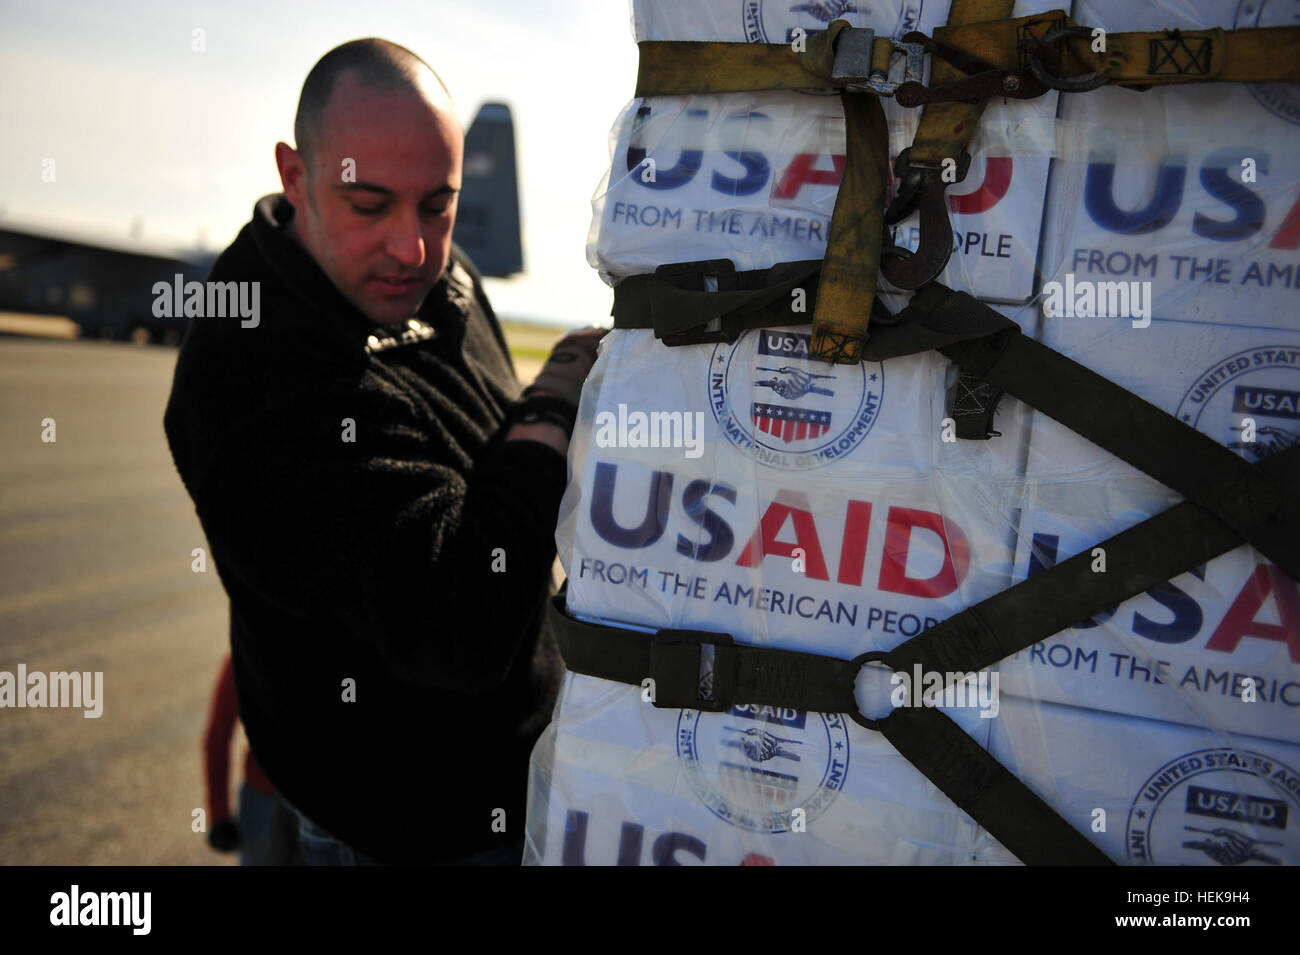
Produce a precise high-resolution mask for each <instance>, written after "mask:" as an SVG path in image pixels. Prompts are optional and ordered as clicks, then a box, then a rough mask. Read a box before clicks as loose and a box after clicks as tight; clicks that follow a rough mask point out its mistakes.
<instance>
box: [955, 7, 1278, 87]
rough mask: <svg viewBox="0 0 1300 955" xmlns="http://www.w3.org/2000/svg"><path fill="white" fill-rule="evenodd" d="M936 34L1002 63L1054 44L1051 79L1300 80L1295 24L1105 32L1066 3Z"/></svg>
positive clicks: (1117, 82)
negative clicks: (1080, 20) (1079, 20)
mask: <svg viewBox="0 0 1300 955" xmlns="http://www.w3.org/2000/svg"><path fill="white" fill-rule="evenodd" d="M1052 21H1054V26H1053V29H1052V30H1051V31H1049V32H1048V33H1047V34H1046V35H1044V36H1043V37H1042V38H1041V39H1040V40H1039V41H1038V42H1037V43H1034V42H1032V41H1031V42H1025V41H1026V37H1027V35H1028V34H1027V31H1032V32H1035V33H1036V32H1037V30H1036V29H1035V28H1041V27H1042V26H1043V25H1044V24H1045V23H1048V22H1052ZM934 36H935V39H936V40H942V41H943V42H945V43H948V44H950V45H952V46H954V47H958V48H959V49H961V50H963V51H967V52H969V53H972V54H975V55H976V56H979V57H982V58H983V59H985V60H988V61H989V62H990V63H992V64H994V65H996V66H999V67H1002V68H1004V69H1015V68H1016V67H1017V66H1020V65H1021V61H1020V59H1019V57H1020V56H1021V55H1023V54H1024V53H1026V52H1029V53H1033V52H1034V51H1038V52H1040V53H1046V54H1047V55H1048V56H1049V57H1053V54H1052V53H1050V52H1047V51H1046V50H1044V47H1050V46H1052V45H1053V44H1059V49H1058V50H1057V51H1056V55H1057V56H1059V59H1060V61H1061V68H1060V69H1057V70H1056V71H1054V75H1053V73H1049V74H1048V75H1049V78H1050V79H1064V78H1067V77H1069V76H1074V75H1076V74H1086V73H1095V74H1096V77H1097V79H1098V80H1100V81H1101V82H1105V83H1109V84H1111V85H1113V86H1131V87H1142V88H1145V87H1148V86H1164V85H1169V84H1173V83H1296V82H1300V27H1261V28H1259V29H1254V30H1223V29H1217V28H1216V29H1213V30H1151V31H1144V32H1136V33H1110V32H1106V31H1103V30H1099V29H1098V30H1094V29H1091V28H1088V27H1081V26H1079V25H1078V24H1076V23H1074V22H1073V21H1072V20H1070V18H1069V17H1067V16H1066V15H1065V12H1064V11H1063V10H1053V11H1050V12H1048V13H1036V14H1033V15H1032V16H1027V17H1018V18H1016V19H1014V20H1000V21H997V22H993V23H977V24H976V23H968V24H965V25H960V26H947V27H942V28H940V29H937V30H935V31H934ZM1053 58H1055V57H1053ZM1040 63H1041V59H1040ZM1049 85H1050V84H1049ZM1099 85H1100V84H1099ZM1054 88H1060V87H1054ZM1066 89H1067V90H1068V87H1066Z"/></svg>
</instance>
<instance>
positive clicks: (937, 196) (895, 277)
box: [880, 147, 970, 289]
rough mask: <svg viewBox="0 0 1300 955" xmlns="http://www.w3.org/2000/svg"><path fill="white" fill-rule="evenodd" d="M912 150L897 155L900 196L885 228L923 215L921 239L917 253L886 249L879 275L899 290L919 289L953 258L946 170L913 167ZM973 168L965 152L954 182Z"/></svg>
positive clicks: (933, 166) (935, 166) (920, 165)
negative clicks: (915, 212) (914, 214)
mask: <svg viewBox="0 0 1300 955" xmlns="http://www.w3.org/2000/svg"><path fill="white" fill-rule="evenodd" d="M910 153H911V147H908V148H907V149H904V150H903V151H902V152H901V153H899V155H898V160H897V161H896V162H895V164H894V172H895V174H896V175H897V176H898V181H899V187H898V193H897V194H896V195H895V196H894V201H893V202H891V203H890V204H889V208H887V209H886V210H885V215H884V224H885V225H887V226H889V225H893V224H894V223H896V222H899V221H901V220H903V219H905V218H907V217H908V216H909V215H911V214H912V212H913V211H915V210H917V209H919V210H920V212H921V235H920V241H919V242H918V244H917V248H916V251H915V252H912V251H911V250H909V249H905V248H903V247H902V246H898V245H894V246H886V247H885V248H884V249H882V252H881V259H882V260H881V263H880V271H881V273H882V274H883V275H884V276H885V278H887V279H889V281H890V282H891V283H893V284H894V285H896V286H897V287H898V288H904V289H916V288H920V287H921V286H922V285H924V284H925V283H926V282H931V281H933V280H934V279H935V278H937V277H938V276H939V273H941V272H942V271H943V270H944V268H946V267H947V265H948V259H949V258H951V257H952V222H951V221H950V220H949V218H948V202H947V198H946V197H945V195H944V191H945V190H946V189H947V188H948V185H949V184H948V183H947V182H946V181H945V180H944V179H943V166H942V165H941V164H932V163H913V162H912V161H911V156H910ZM969 168H970V154H969V153H967V152H965V151H964V150H963V151H962V154H961V156H960V157H958V158H957V176H956V178H955V179H954V180H953V181H954V182H961V181H962V180H963V179H965V178H966V172H967V170H968V169H969Z"/></svg>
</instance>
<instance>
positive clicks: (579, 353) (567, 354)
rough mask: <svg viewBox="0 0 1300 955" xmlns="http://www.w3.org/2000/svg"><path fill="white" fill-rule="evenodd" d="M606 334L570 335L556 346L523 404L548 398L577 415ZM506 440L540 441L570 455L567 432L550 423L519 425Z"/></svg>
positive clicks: (594, 331)
mask: <svg viewBox="0 0 1300 955" xmlns="http://www.w3.org/2000/svg"><path fill="white" fill-rule="evenodd" d="M606 331H608V329H605V328H583V329H579V330H578V331H576V332H569V334H567V335H565V336H564V337H563V338H561V339H560V340H559V341H558V342H556V344H555V347H554V348H553V349H552V350H551V357H550V358H548V359H547V360H546V364H545V365H543V366H542V370H541V371H540V372H538V375H537V378H536V379H535V380H534V381H533V383H532V384H531V385H529V386H528V387H527V388H525V389H524V393H523V396H522V398H521V399H520V400H527V399H529V398H538V397H542V396H545V397H548V398H554V399H557V400H558V401H560V402H563V403H564V404H566V405H570V406H571V407H572V408H573V409H574V410H575V411H576V410H577V407H578V400H579V399H580V398H581V397H582V383H583V382H584V381H586V380H587V374H588V373H589V372H590V371H591V366H592V365H594V364H595V363H596V344H597V343H598V342H599V341H600V340H601V338H603V337H604V335H605V332H606ZM506 440H507V441H540V442H541V443H542V444H545V445H549V446H550V447H552V448H554V449H555V450H556V451H559V452H560V453H561V454H567V453H568V451H569V434H568V431H567V430H566V428H564V427H561V426H560V425H559V424H555V423H551V422H547V421H541V420H539V421H536V422H530V423H522V422H521V423H519V424H516V425H514V426H513V427H512V428H511V429H510V431H509V432H508V433H507V434H506Z"/></svg>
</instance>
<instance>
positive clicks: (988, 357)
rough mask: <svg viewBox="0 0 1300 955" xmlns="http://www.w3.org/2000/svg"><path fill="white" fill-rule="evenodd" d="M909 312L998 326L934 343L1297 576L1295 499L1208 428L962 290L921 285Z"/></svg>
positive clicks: (1299, 506) (1299, 512) (1298, 503)
mask: <svg viewBox="0 0 1300 955" xmlns="http://www.w3.org/2000/svg"><path fill="white" fill-rule="evenodd" d="M909 313H910V314H911V315H912V316H913V317H916V318H921V319H922V320H924V321H927V322H936V323H938V324H940V325H956V326H966V325H969V326H970V327H981V328H985V327H990V326H994V325H996V324H998V323H1001V324H1002V326H1003V330H1002V331H1001V332H998V333H995V334H992V335H988V336H985V337H981V338H972V339H968V340H965V341H959V342H955V343H953V344H950V345H944V346H941V347H940V348H939V352H940V353H941V354H942V355H944V356H945V357H947V358H949V359H950V360H952V361H953V362H954V363H955V364H957V365H958V367H959V368H960V369H961V370H962V371H963V372H965V373H966V374H968V375H971V376H973V377H975V378H977V379H980V380H982V381H987V382H989V383H991V384H993V385H995V386H997V387H999V388H1002V389H1004V390H1005V391H1006V392H1007V393H1008V394H1010V395H1013V396H1014V397H1016V398H1019V399H1020V400H1021V401H1023V402H1025V403H1026V404H1028V405H1030V406H1031V407H1033V408H1035V409H1036V410H1038V411H1040V412H1042V413H1043V414H1045V415H1047V416H1048V417H1050V418H1054V419H1056V420H1057V421H1059V422H1060V423H1061V424H1063V425H1065V426H1066V427H1067V428H1069V429H1070V430H1071V431H1074V432H1075V433H1077V434H1079V435H1081V436H1082V437H1084V438H1087V439H1088V440H1089V441H1091V442H1092V443H1093V444H1095V445H1097V446H1098V447H1100V448H1103V449H1104V450H1106V451H1108V452H1110V453H1111V454H1113V455H1114V456H1115V457H1117V458H1119V459H1120V460H1122V461H1124V462H1126V463H1128V464H1131V465H1132V466H1133V467H1135V468H1137V469H1138V470H1139V471H1142V472H1143V473H1144V474H1147V475H1148V476H1150V477H1152V478H1154V479H1155V480H1157V481H1159V482H1160V483H1161V484H1163V485H1165V486H1166V487H1168V488H1170V489H1172V490H1174V491H1176V492H1177V493H1178V494H1180V495H1182V496H1183V497H1185V498H1187V500H1189V501H1191V502H1192V503H1194V504H1197V505H1199V506H1200V507H1203V508H1205V509H1206V510H1208V511H1210V512H1211V513H1213V514H1214V515H1215V516H1216V517H1217V518H1218V519H1219V520H1221V521H1222V522H1223V523H1224V524H1226V525H1227V526H1228V527H1230V528H1231V529H1232V530H1233V531H1235V532H1236V534H1237V535H1238V536H1239V537H1241V538H1243V539H1244V540H1246V541H1248V542H1249V543H1250V544H1251V545H1252V546H1253V547H1254V548H1255V549H1256V550H1258V551H1259V552H1260V553H1261V554H1263V555H1264V556H1265V557H1267V558H1268V559H1269V560H1271V561H1273V563H1275V564H1277V565H1278V567H1280V568H1281V569H1282V570H1283V571H1285V572H1286V573H1287V574H1289V575H1290V576H1291V577H1293V578H1296V579H1297V580H1300V499H1297V497H1296V495H1295V494H1294V493H1288V491H1287V488H1286V487H1285V486H1283V485H1282V484H1281V483H1279V482H1278V481H1277V480H1275V479H1273V478H1272V477H1270V476H1269V475H1268V474H1267V472H1266V471H1263V470H1261V469H1260V468H1258V467H1256V466H1254V465H1251V464H1250V463H1249V462H1247V461H1245V460H1243V459H1242V458H1240V457H1239V456H1238V455H1236V454H1234V453H1233V452H1232V451H1230V450H1228V449H1227V448H1225V447H1223V446H1222V445H1221V444H1219V443H1218V442H1217V441H1215V440H1214V439H1213V438H1210V437H1209V436H1207V435H1204V434H1202V433H1201V432H1199V431H1197V430H1196V429H1195V428H1193V427H1191V426H1190V425H1188V424H1185V423H1184V422H1182V421H1179V420H1178V419H1177V418H1175V417H1174V416H1173V415H1171V414H1168V413H1167V412H1165V411H1163V410H1161V409H1160V408H1157V407H1156V406H1155V405H1153V404H1151V403H1150V402H1148V401H1145V400H1143V399H1142V398H1139V397H1138V396H1137V395H1135V394H1133V393H1132V392H1130V391H1127V390H1125V389H1124V388H1121V387H1120V386H1119V385H1116V384H1114V383H1113V382H1111V381H1108V380H1107V379H1106V378H1104V377H1102V376H1101V375H1099V374H1097V373H1096V372H1094V371H1092V370H1090V369H1089V368H1087V367H1085V366H1084V365H1081V364H1079V363H1078V362H1076V361H1073V360H1071V359H1069V358H1067V357H1065V356H1064V355H1062V354H1061V353H1060V352H1057V351H1055V350H1053V349H1051V348H1049V347H1048V346H1046V345H1043V344H1041V343H1039V342H1036V341H1034V340H1033V339H1031V338H1029V337H1027V336H1026V335H1024V334H1022V333H1021V331H1020V327H1019V326H1018V325H1017V324H1016V323H1015V322H1013V321H1011V320H1010V319H1009V318H1006V317H1005V316H1003V315H1001V314H999V313H998V312H996V311H994V310H993V309H992V308H990V307H989V306H987V305H985V304H984V303H982V302H980V301H978V300H977V299H975V298H974V297H972V296H970V295H968V294H966V293H965V292H954V291H953V290H951V289H949V288H946V287H944V286H942V285H939V284H937V283H933V284H931V285H928V286H926V287H924V288H922V289H921V290H920V291H918V292H917V294H916V295H915V296H913V298H912V301H911V303H910V304H909V305H908V307H907V308H906V309H904V310H903V311H902V312H900V313H899V314H898V315H897V316H896V317H897V318H899V319H903V325H902V326H901V327H907V325H908V321H907V318H908V316H909Z"/></svg>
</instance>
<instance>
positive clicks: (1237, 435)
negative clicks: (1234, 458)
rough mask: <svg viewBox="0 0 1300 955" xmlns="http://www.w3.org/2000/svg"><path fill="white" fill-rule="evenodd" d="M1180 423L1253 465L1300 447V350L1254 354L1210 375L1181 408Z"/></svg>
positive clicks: (1228, 362)
mask: <svg viewBox="0 0 1300 955" xmlns="http://www.w3.org/2000/svg"><path fill="white" fill-rule="evenodd" d="M1177 415H1178V417H1179V419H1180V420H1182V421H1184V422H1186V423H1187V424H1190V425H1191V426H1192V427H1193V428H1196V429H1197V430H1198V431H1202V432H1204V433H1205V434H1208V435H1210V436H1211V437H1217V438H1218V439H1219V440H1221V441H1222V442H1223V443H1224V444H1225V445H1227V447H1229V448H1231V449H1232V450H1234V451H1238V452H1240V453H1242V455H1243V456H1245V457H1247V458H1249V459H1252V460H1256V461H1258V460H1262V459H1263V458H1266V457H1268V456H1269V455H1270V454H1274V453H1276V452H1278V451H1285V450H1286V449H1287V448H1289V447H1292V446H1293V445H1294V444H1296V442H1298V441H1300V348H1296V347H1293V346H1285V345H1275V346H1266V347H1261V348H1249V349H1247V350H1245V351H1240V352H1237V353H1236V354H1235V355H1229V356H1228V357H1227V358H1225V359H1223V360H1222V361H1220V362H1218V363H1217V364H1215V365H1212V366H1211V367H1209V368H1207V369H1205V371H1203V372H1201V374H1199V375H1198V376H1197V378H1196V383H1195V384H1193V385H1192V387H1191V388H1189V389H1188V390H1187V393H1186V394H1185V395H1183V400H1182V401H1181V402H1179V404H1178V411H1177Z"/></svg>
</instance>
